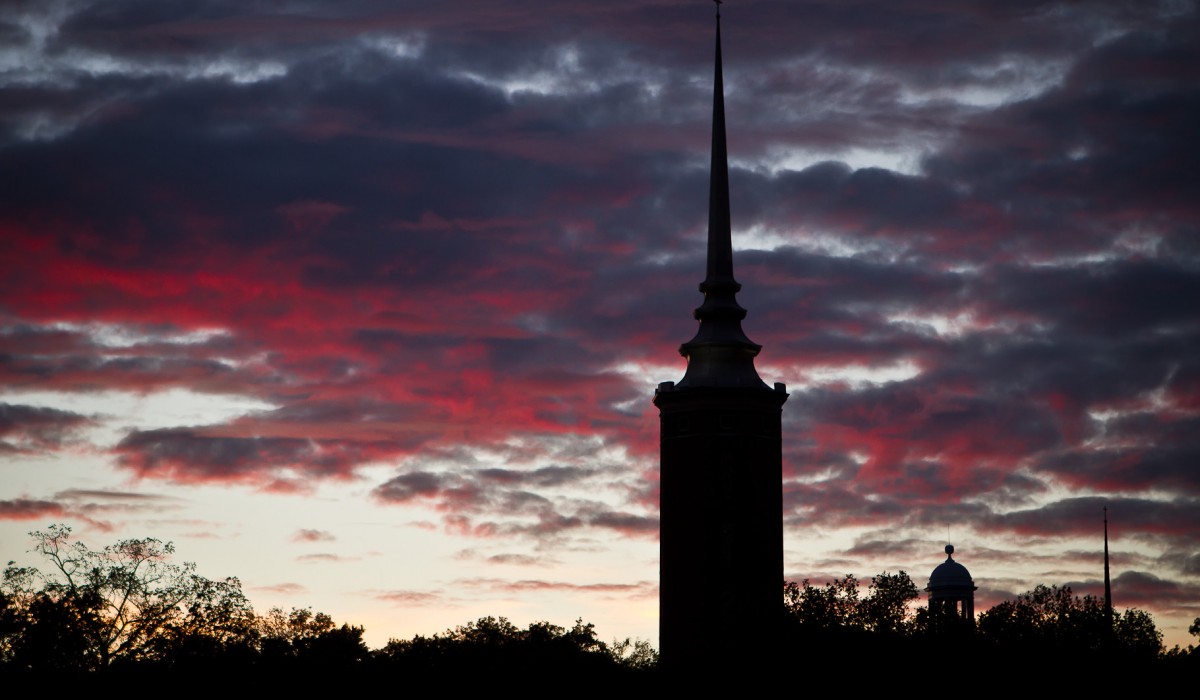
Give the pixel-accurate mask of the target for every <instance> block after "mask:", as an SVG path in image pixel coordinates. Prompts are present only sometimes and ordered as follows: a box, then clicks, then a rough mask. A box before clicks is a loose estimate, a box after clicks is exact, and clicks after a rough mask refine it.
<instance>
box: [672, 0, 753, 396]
mask: <svg viewBox="0 0 1200 700" xmlns="http://www.w3.org/2000/svg"><path fill="white" fill-rule="evenodd" d="M716 19H717V32H716V35H717V40H716V61H715V68H714V72H713V117H712V162H711V165H710V172H709V183H708V265H707V275H706V276H705V278H704V281H703V282H701V283H700V292H701V293H702V294H704V303H703V304H701V305H700V308H698V309H696V310H695V312H694V313H693V314H692V315H693V316H694V317H695V318H696V320H698V321H699V322H700V328H699V329H698V330H697V331H696V336H695V337H694V338H692V339H691V340H689V341H688V342H686V343H684V344H683V345H682V346H680V348H679V354H681V355H683V356H684V357H686V358H687V360H688V368H687V372H686V373H685V374H684V377H683V379H682V380H681V381H680V382H679V385H678V388H680V389H684V388H693V387H713V386H721V387H738V388H756V389H758V388H762V389H765V388H767V385H766V384H764V383H763V381H762V379H760V378H759V376H758V372H757V371H755V369H754V357H755V356H756V355H758V351H759V350H761V349H762V348H761V346H759V345H757V344H755V343H753V342H751V340H750V339H749V338H747V337H746V334H745V332H743V331H742V319H744V318H745V317H746V310H745V309H743V308H742V307H741V306H740V305H739V304H738V302H737V293H738V291H740V290H741V288H742V285H740V284H738V282H737V280H736V279H734V277H733V236H732V226H731V224H730V214H729V156H728V148H727V147H726V144H725V87H724V81H723V79H722V72H721V10H720V2H717V17H716Z"/></svg>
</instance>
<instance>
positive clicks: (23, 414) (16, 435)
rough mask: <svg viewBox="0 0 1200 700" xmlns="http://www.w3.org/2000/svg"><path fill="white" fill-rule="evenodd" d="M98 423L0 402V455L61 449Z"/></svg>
mask: <svg viewBox="0 0 1200 700" xmlns="http://www.w3.org/2000/svg"><path fill="white" fill-rule="evenodd" d="M94 424H95V420H94V419H93V418H89V417H88V416H84V415H81V414H78V413H72V412H71V411H62V410H59V409H55V408H43V407H38V406H23V405H20V404H9V403H0V452H5V451H13V452H40V451H44V450H57V449H60V448H62V447H63V445H64V444H65V443H67V442H69V441H71V440H75V439H77V434H78V431H79V430H80V429H81V428H85V427H88V426H90V425H94Z"/></svg>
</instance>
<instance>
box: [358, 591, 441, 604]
mask: <svg viewBox="0 0 1200 700" xmlns="http://www.w3.org/2000/svg"><path fill="white" fill-rule="evenodd" d="M374 596H375V597H376V598H378V599H379V600H382V601H384V602H387V603H394V604H396V605H401V606H404V607H416V606H426V605H436V604H438V603H440V602H441V601H442V596H440V595H439V594H437V593H428V592H425V591H383V592H380V593H375V594H374Z"/></svg>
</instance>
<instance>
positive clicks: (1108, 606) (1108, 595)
mask: <svg viewBox="0 0 1200 700" xmlns="http://www.w3.org/2000/svg"><path fill="white" fill-rule="evenodd" d="M1104 617H1105V619H1107V620H1108V633H1109V634H1111V633H1112V625H1113V607H1112V579H1110V578H1109V575H1108V506H1104Z"/></svg>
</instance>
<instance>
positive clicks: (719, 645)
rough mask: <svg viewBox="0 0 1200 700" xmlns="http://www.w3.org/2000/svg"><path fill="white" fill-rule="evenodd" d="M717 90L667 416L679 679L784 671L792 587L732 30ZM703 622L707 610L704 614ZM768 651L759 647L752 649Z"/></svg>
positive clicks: (668, 524)
mask: <svg viewBox="0 0 1200 700" xmlns="http://www.w3.org/2000/svg"><path fill="white" fill-rule="evenodd" d="M713 82H714V85H713V131H712V173H711V175H710V178H711V179H710V180H709V193H708V265H707V274H706V275H705V278H704V281H703V282H701V283H700V292H701V293H703V294H704V303H703V304H702V305H701V306H700V308H698V309H696V311H695V314H694V315H695V317H696V320H697V321H699V322H700V324H699V325H700V327H699V329H698V330H697V331H696V336H695V337H694V338H692V339H691V340H689V341H688V342H686V343H684V344H683V345H682V346H680V348H679V353H680V354H681V355H683V356H684V357H686V358H687V361H688V364H687V371H686V372H685V373H684V377H683V379H682V380H681V381H680V382H679V383H678V384H676V383H675V382H663V383H661V384H659V385H658V390H657V391H655V392H654V405H655V406H657V407H658V410H659V449H660V456H659V467H660V471H659V519H660V525H659V587H658V593H659V649H660V651H661V654H662V664H663V669H664V670H665V671H667V672H669V673H670V672H677V671H679V672H689V673H694V674H704V673H708V672H710V671H711V670H712V669H713V668H738V669H742V670H745V669H750V668H763V669H768V668H773V666H772V665H771V661H770V652H769V650H770V649H771V648H772V643H773V641H772V640H775V639H776V635H777V634H778V633H779V632H780V630H779V628H778V625H779V620H780V615H779V610H780V602H779V601H780V597H779V596H780V592H779V591H780V588H779V587H780V582H781V581H782V580H783V517H782V510H783V509H782V505H783V479H782V470H783V451H782V429H781V428H782V423H781V416H782V408H783V404H784V402H785V401H787V388H786V387H785V386H784V385H783V384H782V383H777V384H776V385H775V388H774V389H771V388H769V387H767V385H766V384H764V383H763V381H762V380H761V379H759V377H758V372H756V371H755V369H754V357H755V356H756V355H757V354H758V351H759V346H758V345H755V344H754V343H752V342H750V339H749V338H747V337H746V334H745V333H743V332H742V319H743V318H745V316H746V310H745V309H743V308H742V307H741V306H739V305H738V303H737V298H736V295H737V292H738V290H739V289H740V288H741V285H739V284H738V283H737V280H735V279H734V278H733V243H732V240H731V237H730V233H731V231H730V225H729V163H728V157H727V153H726V146H725V97H724V90H723V87H722V75H721V19H720V12H719V10H718V13H717V51H716V68H715V77H714V81H713ZM697 611H700V612H699V613H698V612H697ZM748 639H749V640H756V643H750V644H747V643H746V640H748Z"/></svg>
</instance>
